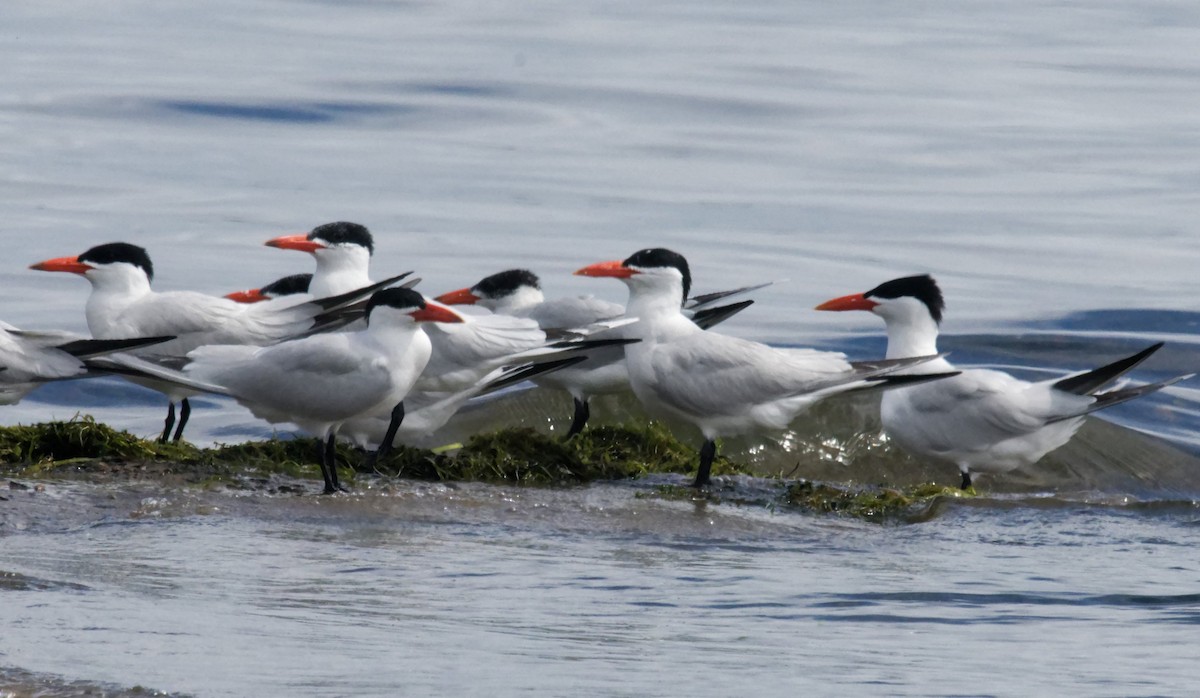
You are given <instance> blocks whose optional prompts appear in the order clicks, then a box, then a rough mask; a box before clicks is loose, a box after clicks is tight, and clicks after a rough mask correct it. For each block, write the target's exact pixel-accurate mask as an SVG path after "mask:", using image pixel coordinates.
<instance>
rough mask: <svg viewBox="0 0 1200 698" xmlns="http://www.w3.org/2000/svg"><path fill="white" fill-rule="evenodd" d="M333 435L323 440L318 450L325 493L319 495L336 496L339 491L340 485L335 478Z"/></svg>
mask: <svg viewBox="0 0 1200 698" xmlns="http://www.w3.org/2000/svg"><path fill="white" fill-rule="evenodd" d="M335 438H336V437H334V435H333V434H330V435H329V438H328V439H326V440H325V443H323V444H321V445H320V446H319V447H318V448H320V449H321V454H320V455H321V477H323V478H325V491H324V492H322V493H321V494H336V493H337V492H338V491H339V490H341V485H340V484H339V483H338V478H337V458H336V453H337V452H336V451H335V449H334V443H333V441H334V439H335Z"/></svg>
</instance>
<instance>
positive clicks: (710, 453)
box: [692, 439, 717, 489]
mask: <svg viewBox="0 0 1200 698" xmlns="http://www.w3.org/2000/svg"><path fill="white" fill-rule="evenodd" d="M716 457H717V442H715V441H713V440H712V439H708V440H706V441H705V442H704V445H703V446H701V447H700V469H699V470H697V471H696V481H695V482H693V483H692V487H695V488H696V489H700V488H701V487H704V486H705V485H707V484H708V475H709V473H711V472H712V462H713V458H716Z"/></svg>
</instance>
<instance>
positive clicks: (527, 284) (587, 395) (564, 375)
mask: <svg viewBox="0 0 1200 698" xmlns="http://www.w3.org/2000/svg"><path fill="white" fill-rule="evenodd" d="M766 285H767V284H762V285H759V286H752V287H746V288H739V289H734V290H732V291H723V292H719V293H712V294H707V295H706V296H702V297H700V298H697V299H689V300H688V303H686V304H685V308H686V309H685V313H686V314H687V315H688V316H689V317H690V318H691V319H692V321H693V322H695V323H696V324H697V325H699V326H701V327H703V328H706V329H707V328H709V327H712V326H713V325H715V324H717V323H719V322H721V321H723V320H725V319H727V318H729V317H732V316H733V315H735V314H737V313H738V312H740V311H742V310H744V309H745V308H747V307H749V306H750V305H751V304H753V303H754V301H749V300H748V301H742V302H741V303H735V304H732V305H726V306H719V307H715V308H713V307H709V306H711V305H712V304H713V303H714V302H716V301H717V300H721V299H724V298H727V297H729V296H732V295H736V294H740V293H745V292H748V291H753V290H756V289H759V288H762V287H763V286H766ZM437 300H439V301H441V302H442V303H446V304H449V305H457V304H465V305H479V306H481V307H484V308H487V309H488V310H490V311H492V312H493V313H495V314H498V315H511V316H513V317H519V318H528V319H531V320H534V321H536V322H537V323H538V326H539V327H541V329H542V330H544V331H546V332H556V331H563V330H569V329H570V328H575V327H585V326H588V325H593V324H595V323H598V322H603V321H606V320H611V319H615V318H620V317H624V316H625V306H623V305H620V304H619V303H612V302H609V301H605V300H601V299H599V298H595V297H593V296H575V297H562V298H553V299H547V298H546V297H545V295H544V294H543V293H542V287H541V283H540V281H539V279H538V277H537V275H536V274H534V273H533V272H531V271H529V270H528V269H508V270H506V271H502V272H498V273H496V274H492V275H491V276H487V277H485V278H483V279H482V280H480V281H479V282H478V283H476V284H475V285H474V286H471V287H468V288H460V289H457V290H455V291H450V292H449V293H444V294H442V295H440V296H438V297H437ZM592 336H593V337H595V338H597V339H599V338H609V337H612V338H627V337H629V336H630V335H629V334H628V328H627V327H624V328H614V329H612V330H609V331H607V332H604V333H601V334H595V335H592ZM534 382H535V383H537V384H538V385H542V386H546V387H550V388H556V389H559V390H564V391H566V392H568V393H569V394H570V395H571V398H572V400H573V401H574V405H575V414H574V416H573V418H572V419H571V427H570V429H568V430H567V435H566V438H568V439H569V438H571V437H572V436H574V435H576V434H578V433H579V432H581V431H583V428H584V426H585V425H586V424H587V421H588V418H589V417H590V415H591V407H590V400H591V398H593V397H595V396H597V395H613V394H618V393H624V392H628V391H629V390H630V387H629V371H628V369H627V368H626V367H625V350H624V348H623V347H622V346H611V347H605V348H599V349H595V350H593V351H590V352H588V360H587V361H586V362H583V363H581V364H580V365H578V366H572V367H569V368H564V369H561V370H558V371H554V372H553V373H549V374H547V375H545V376H541V377H539V378H537V379H535V380H534Z"/></svg>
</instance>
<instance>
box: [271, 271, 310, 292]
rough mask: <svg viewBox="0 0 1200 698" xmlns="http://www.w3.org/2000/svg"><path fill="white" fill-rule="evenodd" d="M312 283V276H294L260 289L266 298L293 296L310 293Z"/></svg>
mask: <svg viewBox="0 0 1200 698" xmlns="http://www.w3.org/2000/svg"><path fill="white" fill-rule="evenodd" d="M310 283H312V274H292V275H291V276H285V277H283V278H282V279H278V280H276V281H272V282H271V283H269V284H267V285H266V286H263V287H262V288H260V289H258V291H259V293H261V294H263V295H265V296H291V295H294V294H297V293H308V285H309V284H310Z"/></svg>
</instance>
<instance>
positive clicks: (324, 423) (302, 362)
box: [184, 288, 462, 494]
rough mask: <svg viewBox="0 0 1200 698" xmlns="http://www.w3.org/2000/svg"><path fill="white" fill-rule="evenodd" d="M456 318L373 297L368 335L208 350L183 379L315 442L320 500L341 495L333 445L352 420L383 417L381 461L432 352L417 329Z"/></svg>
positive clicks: (412, 298) (412, 302) (398, 292)
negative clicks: (287, 425)
mask: <svg viewBox="0 0 1200 698" xmlns="http://www.w3.org/2000/svg"><path fill="white" fill-rule="evenodd" d="M459 322H462V316H461V315H459V314H458V313H456V312H454V311H453V310H451V309H449V308H447V307H445V306H443V305H440V304H438V303H435V302H432V301H427V300H425V299H424V298H423V297H422V296H421V294H419V293H417V292H416V291H413V290H411V289H406V288H390V289H385V290H382V291H377V292H376V293H375V294H374V295H372V296H371V299H370V301H369V302H368V303H367V307H366V327H365V329H362V330H359V331H354V332H336V333H329V334H318V335H313V336H309V337H303V338H300V339H293V340H288V341H284V342H280V343H278V344H273V345H271V346H266V347H253V346H246V345H211V346H204V347H200V348H198V349H196V350H194V351H192V352H190V353H189V354H188V356H187V358H188V359H189V361H190V363H188V364H187V365H186V366H185V367H184V373H185V375H187V376H188V377H189V378H193V379H196V380H199V381H203V382H205V383H210V384H212V385H215V386H219V387H220V388H222V389H223V390H224V391H225V393H226V394H228V395H230V396H232V397H233V398H234V399H236V400H237V401H238V402H240V403H241V404H243V405H245V406H246V407H247V408H248V409H249V410H250V411H251V412H253V413H254V415H255V416H257V417H259V418H261V419H265V420H267V421H269V422H272V423H279V422H290V423H293V424H296V425H298V426H299V427H300V428H301V429H303V430H305V431H307V432H309V433H311V434H313V435H314V436H317V437H319V438H320V439H321V442H322V447H321V453H320V458H319V462H320V464H321V475H322V477H323V478H324V480H325V490H324V492H325V493H326V494H330V493H333V492H337V491H342V490H343V488H342V486H341V484H340V483H339V482H338V476H337V467H336V463H335V461H334V440H335V438H336V437H337V434H338V431H339V430H340V429H341V427H342V425H343V424H345V423H346V422H348V421H350V420H352V419H355V418H365V417H370V416H372V415H376V414H379V413H381V412H382V413H384V414H389V415H390V420H389V424H388V425H387V427H386V429H385V433H384V435H383V437H382V438H381V439H380V441H379V443H380V446H379V450H378V451H377V454H381V453H386V451H387V450H388V449H389V448H390V446H391V444H392V442H393V439H394V438H395V434H396V431H397V430H398V429H399V427H400V424H401V422H402V420H403V419H404V414H405V406H404V399H405V397H406V396H407V395H408V393H409V391H410V390H411V389H412V387H413V384H414V383H416V381H417V377H418V376H419V375H420V374H421V371H422V370H424V368H425V364H426V363H427V362H428V361H429V356H430V352H431V348H430V342H429V338H428V337H427V336H426V335H425V332H423V331H422V329H421V325H422V324H423V323H459Z"/></svg>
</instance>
